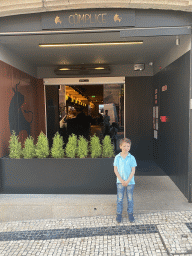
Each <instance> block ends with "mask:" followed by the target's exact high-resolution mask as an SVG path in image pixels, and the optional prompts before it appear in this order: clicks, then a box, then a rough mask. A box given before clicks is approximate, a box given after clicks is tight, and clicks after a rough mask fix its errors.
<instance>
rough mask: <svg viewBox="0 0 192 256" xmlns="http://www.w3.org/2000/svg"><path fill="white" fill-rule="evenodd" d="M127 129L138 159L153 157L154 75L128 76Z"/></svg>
mask: <svg viewBox="0 0 192 256" xmlns="http://www.w3.org/2000/svg"><path fill="white" fill-rule="evenodd" d="M125 102H126V103H125V129H126V137H128V138H130V139H131V141H132V146H131V151H130V152H131V153H132V154H133V155H134V156H135V157H136V159H141V160H143V159H144V160H145V159H151V158H152V138H153V112H152V111H153V77H126V79H125Z"/></svg>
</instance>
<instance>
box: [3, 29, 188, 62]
mask: <svg viewBox="0 0 192 256" xmlns="http://www.w3.org/2000/svg"><path fill="white" fill-rule="evenodd" d="M182 37H183V38H184V37H185V36H182ZM135 40H143V42H144V43H143V45H126V46H125V45H124V46H123V45H118V46H89V47H83V46H78V47H67V48H40V47H39V44H41V43H75V42H113V41H135ZM175 40H176V37H175V36H161V37H136V38H120V33H119V32H107V33H87V34H86V33H85V34H62V35H32V36H31V35H30V36H0V44H2V45H3V46H4V47H5V48H8V49H9V50H10V51H12V52H13V53H14V54H16V55H17V56H19V57H20V58H22V59H24V60H25V61H26V62H28V63H31V64H32V65H35V66H36V67H46V66H58V65H64V64H69V65H75V64H82V63H84V64H99V63H101V64H109V65H126V64H133V63H147V64H148V63H149V62H151V61H153V62H155V61H156V60H157V59H158V58H159V57H160V56H161V55H162V54H166V53H168V52H169V51H170V49H171V48H172V47H173V46H174V45H175Z"/></svg>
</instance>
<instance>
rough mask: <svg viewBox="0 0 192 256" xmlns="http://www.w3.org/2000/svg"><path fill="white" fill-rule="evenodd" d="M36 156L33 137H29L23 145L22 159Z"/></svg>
mask: <svg viewBox="0 0 192 256" xmlns="http://www.w3.org/2000/svg"><path fill="white" fill-rule="evenodd" d="M35 156H36V153H35V145H34V139H33V137H31V136H29V137H28V138H27V139H26V140H25V143H24V148H23V157H24V158H25V159H29V158H33V157H35Z"/></svg>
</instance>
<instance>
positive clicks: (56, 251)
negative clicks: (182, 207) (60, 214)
mask: <svg viewBox="0 0 192 256" xmlns="http://www.w3.org/2000/svg"><path fill="white" fill-rule="evenodd" d="M134 216H135V222H134V223H130V222H129V220H128V218H127V217H123V220H122V222H121V223H120V224H118V223H117V222H116V216H95V217H82V218H71V219H57V220H55V219H49V220H34V221H14V222H1V223H0V256H11V255H14V256H15V255H20V256H24V255H26V256H32V255H34V256H36V255H38V256H53V255H54V256H61V255H63V256H64V255H65V256H67V255H70V256H72V255H73V256H75V255H78V256H79V255H80V256H83V255H86V256H95V255H103V256H109V255H110V256H112V255H114V256H118V255H121V256H124V255H129V256H132V255H134V256H141V255H152V256H158V255H173V256H174V255H175V256H176V255H188V256H189V255H192V233H191V232H192V211H182V212H168V211H167V212H157V213H150V214H141V213H138V214H137V213H135V215H134Z"/></svg>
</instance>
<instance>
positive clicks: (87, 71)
mask: <svg viewBox="0 0 192 256" xmlns="http://www.w3.org/2000/svg"><path fill="white" fill-rule="evenodd" d="M54 72H55V74H56V75H91V74H95V75H97V74H110V72H111V69H110V66H109V65H107V64H103V65H98V64H86V65H65V66H64V65H63V66H59V67H57V68H56V69H55V70H54ZM84 81H85V80H83V82H84ZM86 82H87V80H86Z"/></svg>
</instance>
